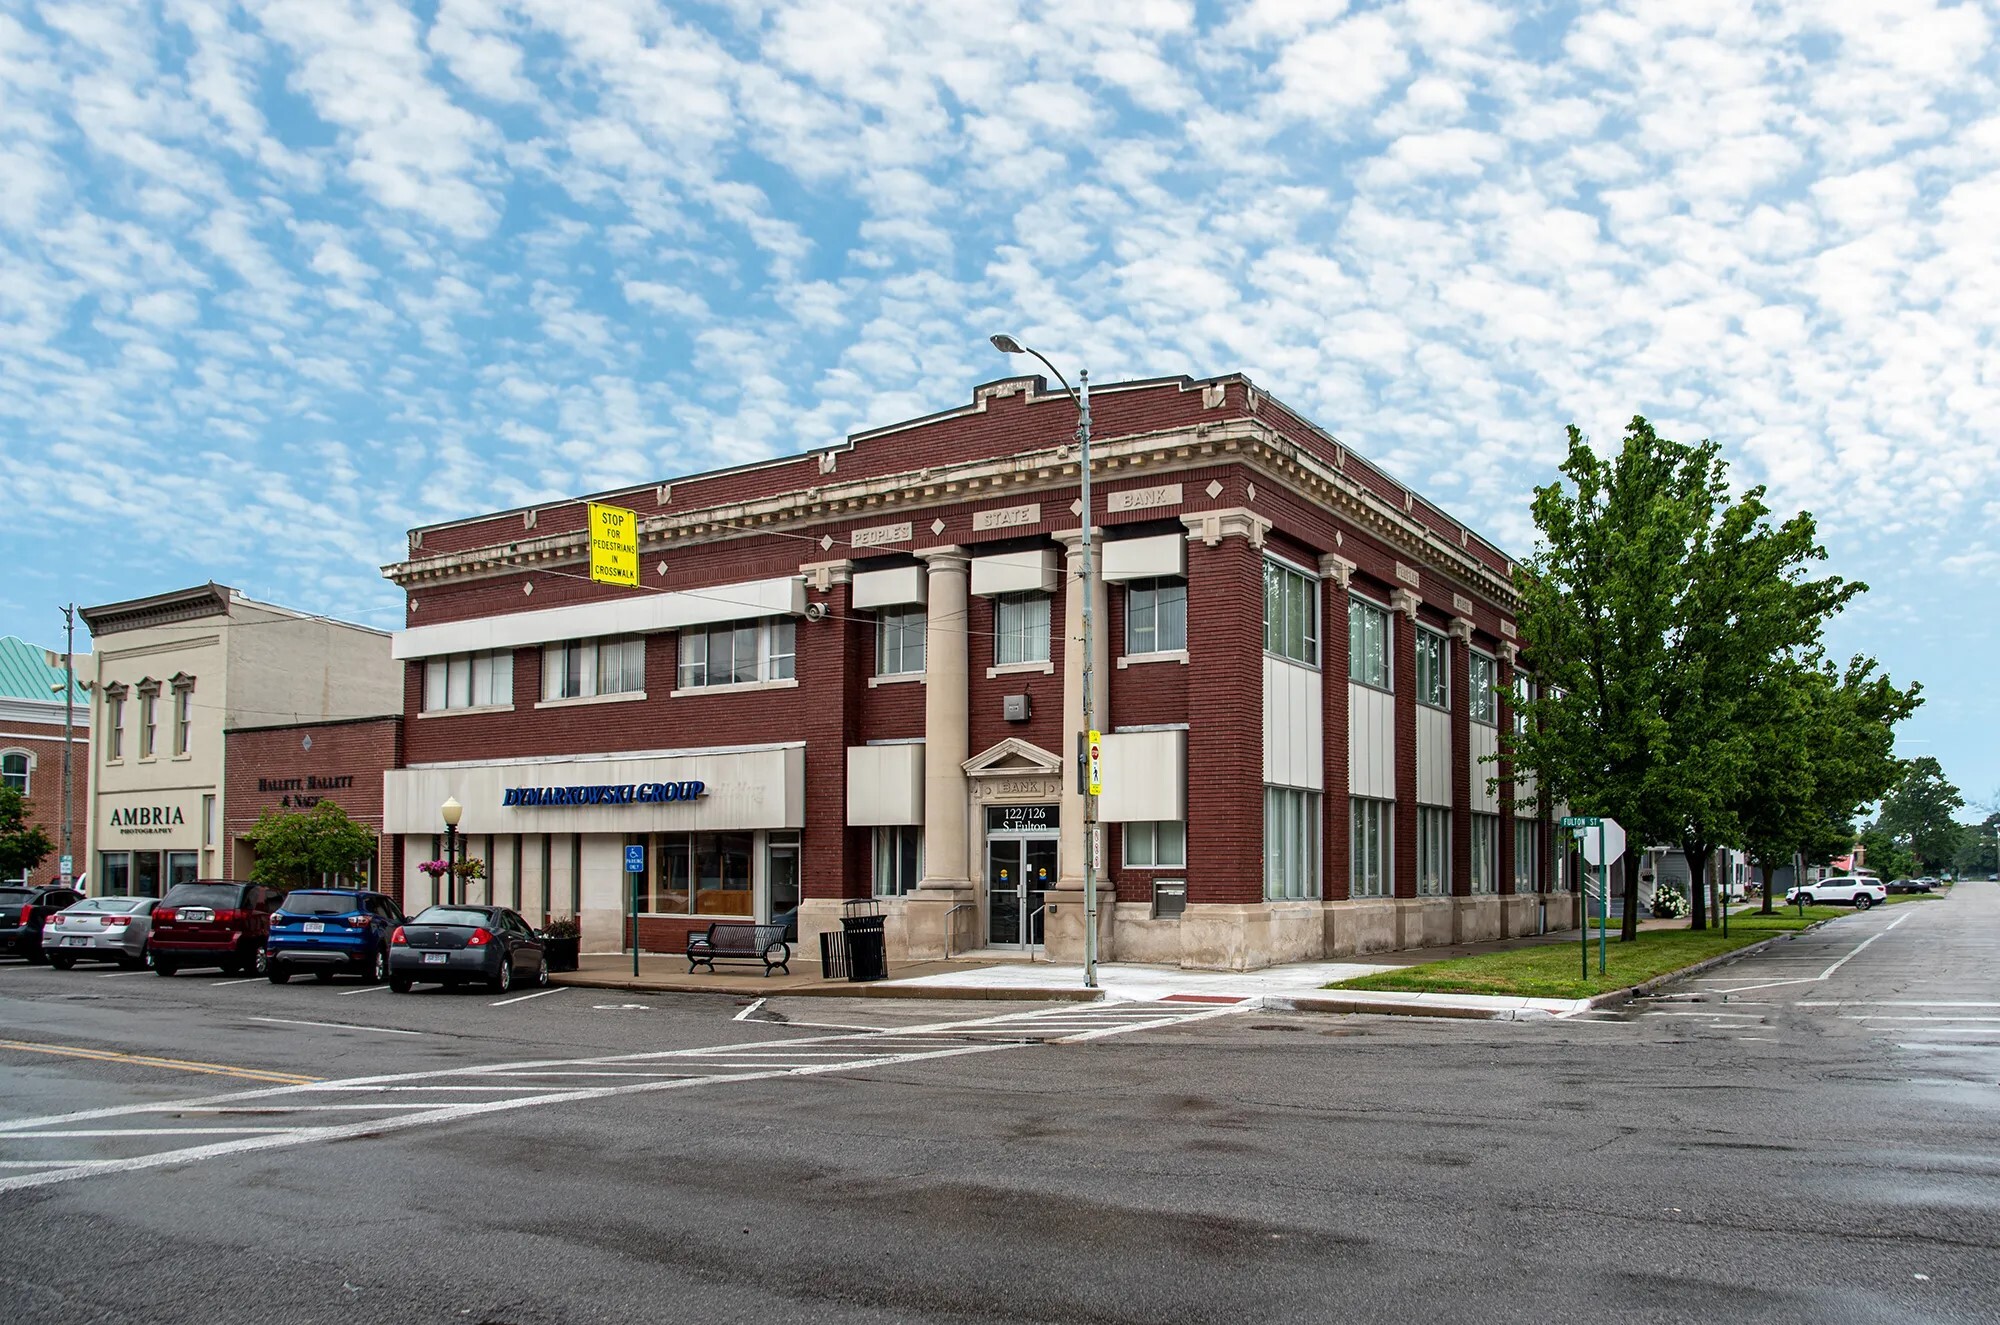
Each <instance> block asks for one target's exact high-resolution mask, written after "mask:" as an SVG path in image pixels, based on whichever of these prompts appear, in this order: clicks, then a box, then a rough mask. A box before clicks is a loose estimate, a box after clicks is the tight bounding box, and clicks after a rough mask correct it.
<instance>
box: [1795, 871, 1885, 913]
mask: <svg viewBox="0 0 2000 1325" xmlns="http://www.w3.org/2000/svg"><path fill="white" fill-rule="evenodd" d="M1888 899H1889V890H1888V889H1886V888H1884V887H1883V886H1882V881H1881V880H1880V879H1871V878H1866V877H1861V876H1856V875H1844V874H1835V875H1829V876H1828V877H1827V878H1824V879H1821V880H1820V881H1819V882H1818V883H1807V884H1801V885H1799V886H1798V887H1796V888H1790V889H1787V890H1786V892H1785V900H1786V901H1787V902H1803V903H1805V904H1806V905H1807V906H1811V905H1813V903H1815V902H1846V903H1848V904H1849V905H1851V906H1853V907H1854V909H1855V910H1857V911H1866V910H1867V909H1868V908H1869V907H1871V906H1876V905H1879V904H1881V903H1882V902H1885V901H1887V900H1888Z"/></svg>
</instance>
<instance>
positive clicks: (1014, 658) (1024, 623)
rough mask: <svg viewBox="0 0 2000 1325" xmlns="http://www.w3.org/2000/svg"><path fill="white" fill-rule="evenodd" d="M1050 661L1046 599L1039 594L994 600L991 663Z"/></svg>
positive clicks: (1045, 596)
mask: <svg viewBox="0 0 2000 1325" xmlns="http://www.w3.org/2000/svg"><path fill="white" fill-rule="evenodd" d="M1047 661H1049V596H1048V595H1047V594H1041V593H1008V594H1001V595H1000V596H999V597H997V598H995V599H994V600H993V662H994V665H995V666H999V667H1005V666H1007V665H1008V664H1009V663H1045V662H1047Z"/></svg>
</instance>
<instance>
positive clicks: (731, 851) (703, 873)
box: [639, 833, 757, 919]
mask: <svg viewBox="0 0 2000 1325" xmlns="http://www.w3.org/2000/svg"><path fill="white" fill-rule="evenodd" d="M756 846H757V836H756V834H754V833H655V834H654V835H653V840H652V850H651V852H650V853H649V854H650V857H651V860H652V871H651V876H650V879H649V881H648V884H649V886H648V887H647V888H646V889H645V890H644V892H642V894H641V896H640V899H639V908H640V910H642V911H648V912H651V913H653V914H656V915H697V916H720V917H738V918H746V919H747V918H748V917H750V916H752V915H754V914H755V913H756V890H755V888H754V886H753V885H754V876H753V875H752V872H751V863H752V860H753V858H754V856H755V854H756Z"/></svg>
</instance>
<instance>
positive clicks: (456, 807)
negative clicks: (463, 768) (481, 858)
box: [438, 796, 465, 906]
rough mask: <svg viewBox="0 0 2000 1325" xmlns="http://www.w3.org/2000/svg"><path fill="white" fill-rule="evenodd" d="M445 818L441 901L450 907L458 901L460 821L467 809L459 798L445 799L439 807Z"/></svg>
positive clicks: (450, 797) (439, 811) (449, 797)
mask: <svg viewBox="0 0 2000 1325" xmlns="http://www.w3.org/2000/svg"><path fill="white" fill-rule="evenodd" d="M438 813H439V814H440V815H441V816H443V818H444V877H445V880H446V882H445V886H444V896H443V897H442V898H440V899H439V900H440V901H442V902H443V903H444V904H445V905H446V906H450V905H451V904H453V903H454V902H456V901H457V900H458V821H459V819H460V818H461V817H462V816H463V815H464V814H465V807H464V806H463V805H460V804H459V803H458V797H456V796H447V797H445V800H444V804H443V805H441V806H439V807H438Z"/></svg>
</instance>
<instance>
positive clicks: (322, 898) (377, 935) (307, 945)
mask: <svg viewBox="0 0 2000 1325" xmlns="http://www.w3.org/2000/svg"><path fill="white" fill-rule="evenodd" d="M402 923H403V913H402V912H401V911H400V910H398V909H397V907H396V904H395V903H394V902H392V901H390V900H389V899H388V898H387V897H384V896H383V895H382V894H381V893H376V892H368V891H366V890H364V889H359V888H294V889H293V890H292V891H291V892H288V893H286V894H285V895H284V897H283V898H282V899H281V900H280V901H279V903H278V909H277V911H275V912H274V913H272V916H271V933H270V937H269V938H267V939H266V940H265V950H266V961H267V972H266V973H267V974H268V975H269V976H270V977H271V983H272V984H274V985H281V984H283V983H285V981H287V980H289V979H291V978H292V977H293V976H294V975H297V974H299V973H301V972H304V971H311V972H312V973H313V975H314V977H315V978H317V979H318V980H320V981H321V982H322V983H324V982H325V981H328V980H331V979H333V977H334V975H335V973H337V972H340V971H347V972H351V973H353V974H356V975H359V976H361V977H362V978H363V979H366V980H372V981H374V982H375V983H376V984H380V983H382V981H384V980H387V979H388V978H389V934H390V931H392V930H394V929H395V928H396V926H398V925H400V924H402Z"/></svg>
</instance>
